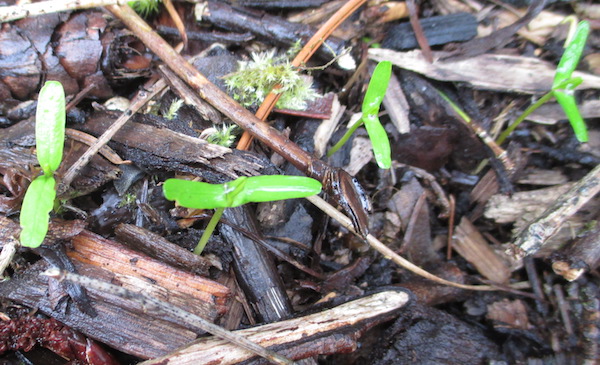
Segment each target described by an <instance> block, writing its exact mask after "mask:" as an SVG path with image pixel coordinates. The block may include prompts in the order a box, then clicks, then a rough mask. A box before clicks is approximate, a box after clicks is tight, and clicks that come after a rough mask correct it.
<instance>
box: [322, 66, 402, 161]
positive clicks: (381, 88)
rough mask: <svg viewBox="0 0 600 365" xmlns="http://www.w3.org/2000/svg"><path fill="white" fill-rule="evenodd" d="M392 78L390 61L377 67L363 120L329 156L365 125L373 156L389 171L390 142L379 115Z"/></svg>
mask: <svg viewBox="0 0 600 365" xmlns="http://www.w3.org/2000/svg"><path fill="white" fill-rule="evenodd" d="M391 76H392V63H391V62H390V61H382V62H380V63H379V64H378V65H377V67H375V70H374V71H373V76H371V81H370V82H369V86H368V87H367V92H366V93H365V98H364V99H363V103H362V118H361V120H360V121H359V122H357V123H355V124H354V125H353V126H352V127H351V128H350V129H348V131H347V132H346V134H344V136H343V137H342V138H341V139H340V141H339V142H338V143H336V145H335V146H333V147H332V148H331V150H329V152H328V153H327V156H331V155H333V154H334V153H335V152H336V151H337V150H338V149H340V147H342V146H343V145H344V143H346V142H347V141H348V139H349V138H350V136H351V135H352V133H354V131H355V130H356V129H358V127H360V126H361V125H363V124H364V125H365V127H366V129H367V133H368V134H369V139H370V140H371V144H372V146H373V154H374V155H375V160H376V161H377V164H378V165H379V167H380V168H382V169H389V168H390V167H391V166H392V158H391V148H390V141H389V139H388V136H387V133H386V132H385V128H383V126H382V125H381V122H380V121H379V115H378V114H379V108H380V107H381V102H382V101H383V97H384V96H385V92H386V90H387V87H388V84H389V81H390V77H391Z"/></svg>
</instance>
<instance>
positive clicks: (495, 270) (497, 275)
mask: <svg viewBox="0 0 600 365" xmlns="http://www.w3.org/2000/svg"><path fill="white" fill-rule="evenodd" d="M452 247H453V248H454V249H455V250H456V252H458V253H459V254H460V255H461V256H462V257H464V258H465V260H467V261H469V262H470V263H471V264H472V265H473V266H475V268H477V271H478V272H479V273H480V274H481V275H483V276H485V277H486V278H487V279H489V280H491V281H493V282H495V283H500V284H501V283H506V281H507V280H508V278H509V277H510V269H509V267H508V265H507V264H506V263H505V262H504V261H503V260H502V258H501V257H500V256H499V255H498V254H497V253H496V252H495V251H494V250H493V249H492V247H491V246H490V245H489V244H488V242H487V241H486V240H485V238H483V236H482V235H481V233H479V231H478V230H477V228H475V226H474V225H473V223H471V222H470V221H469V220H468V219H467V218H466V217H463V218H462V220H461V221H460V224H459V225H458V227H456V231H455V233H454V241H453V246H452Z"/></svg>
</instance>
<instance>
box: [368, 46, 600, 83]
mask: <svg viewBox="0 0 600 365" xmlns="http://www.w3.org/2000/svg"><path fill="white" fill-rule="evenodd" d="M443 55H444V53H442V52H433V58H434V62H433V63H429V62H427V60H425V58H424V57H423V54H422V52H421V51H419V50H414V51H409V52H396V51H392V50H389V49H383V48H371V49H369V57H370V58H372V59H374V60H376V61H385V60H388V61H391V62H392V63H393V64H394V65H395V66H397V67H400V68H404V69H407V70H410V71H414V72H417V73H420V74H423V75H424V76H427V77H429V78H432V79H436V80H441V81H457V82H466V83H468V84H470V85H472V86H473V87H475V88H479V89H490V90H498V91H506V92H521V93H525V94H538V93H546V92H548V91H549V90H550V89H551V88H552V82H553V80H554V73H555V72H556V66H555V65H552V64H550V63H548V62H545V61H542V60H540V59H538V58H533V57H523V56H510V55H501V54H483V55H479V56H476V57H471V58H468V59H465V60H461V61H442V60H440V58H441V57H442V56H443ZM507 70H510V72H508V71H507ZM490 75H494V77H490ZM573 77H581V78H582V79H583V82H582V83H581V85H579V86H578V88H579V89H598V88H600V77H599V76H595V75H592V74H588V73H584V72H579V71H575V72H574V73H573Z"/></svg>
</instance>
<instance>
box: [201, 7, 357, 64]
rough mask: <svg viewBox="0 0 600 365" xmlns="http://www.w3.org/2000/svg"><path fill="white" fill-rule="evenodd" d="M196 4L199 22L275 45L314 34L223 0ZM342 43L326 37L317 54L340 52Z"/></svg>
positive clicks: (288, 44) (289, 44) (289, 43)
mask: <svg viewBox="0 0 600 365" xmlns="http://www.w3.org/2000/svg"><path fill="white" fill-rule="evenodd" d="M199 6H201V7H202V11H201V12H198V11H197V14H198V13H200V14H201V17H202V21H207V22H210V23H212V24H214V25H215V26H217V27H220V28H224V29H228V30H233V31H236V32H250V33H252V34H254V35H256V37H257V38H259V39H262V40H264V41H268V42H270V43H274V44H275V45H278V46H284V47H288V48H289V47H292V46H293V45H294V44H295V43H296V42H297V41H298V40H299V39H300V40H302V41H303V42H306V41H307V40H308V39H309V38H310V37H311V36H312V35H313V34H314V33H315V29H313V28H312V27H311V26H308V25H304V24H298V23H292V22H289V21H287V20H285V19H283V18H281V17H278V16H273V15H269V14H265V13H263V12H258V11H255V10H251V9H244V8H243V7H239V6H229V5H227V4H225V3H222V2H215V1H206V2H204V4H200V5H199ZM345 46H346V44H345V42H344V41H343V40H341V39H339V38H335V37H328V38H327V40H326V41H325V45H324V46H322V47H319V49H318V50H317V53H316V54H317V55H318V56H319V58H322V59H324V60H330V59H332V58H333V55H332V54H331V53H332V52H333V53H334V54H335V55H339V54H341V53H342V52H343V50H344V48H345Z"/></svg>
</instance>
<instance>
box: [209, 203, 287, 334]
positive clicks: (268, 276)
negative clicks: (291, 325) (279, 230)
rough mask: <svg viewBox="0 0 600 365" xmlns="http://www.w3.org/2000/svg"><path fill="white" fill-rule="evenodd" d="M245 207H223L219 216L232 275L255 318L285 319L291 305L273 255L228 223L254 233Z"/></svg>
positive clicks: (254, 224) (255, 230) (255, 227)
mask: <svg viewBox="0 0 600 365" xmlns="http://www.w3.org/2000/svg"><path fill="white" fill-rule="evenodd" d="M248 209H249V208H248V207H247V206H241V207H235V208H228V209H225V211H224V212H223V218H225V219H227V221H228V224H221V225H220V226H219V232H220V233H221V236H222V237H223V239H224V240H225V241H227V242H229V243H230V244H231V245H232V246H233V252H232V254H233V259H234V265H233V267H234V270H235V273H236V278H237V280H238V283H239V285H240V287H241V288H242V289H243V290H244V293H245V294H246V297H247V298H248V300H249V303H250V304H251V306H252V307H253V308H254V309H255V310H256V312H257V313H256V314H257V315H258V317H259V319H260V320H261V321H264V322H273V321H278V320H282V319H284V318H288V317H290V316H291V314H292V306H291V304H290V301H289V298H288V296H287V293H286V292H285V287H284V285H283V282H282V280H281V276H280V275H279V272H278V271H277V267H276V266H275V262H274V261H273V257H272V256H271V255H270V254H269V253H268V252H267V251H266V250H265V249H264V248H263V247H261V246H259V245H257V244H256V243H255V242H254V241H252V240H251V239H250V238H248V237H246V236H245V235H244V234H242V233H241V232H240V231H238V230H236V229H234V228H233V227H231V226H230V225H229V224H234V225H236V226H239V227H241V228H243V229H245V230H247V231H250V232H257V231H258V230H257V226H256V222H255V221H254V218H253V216H252V215H251V213H250V212H249V210H248Z"/></svg>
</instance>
